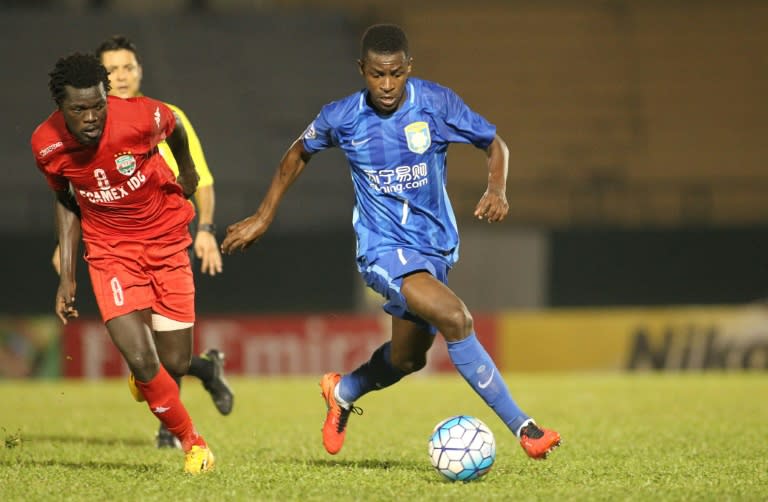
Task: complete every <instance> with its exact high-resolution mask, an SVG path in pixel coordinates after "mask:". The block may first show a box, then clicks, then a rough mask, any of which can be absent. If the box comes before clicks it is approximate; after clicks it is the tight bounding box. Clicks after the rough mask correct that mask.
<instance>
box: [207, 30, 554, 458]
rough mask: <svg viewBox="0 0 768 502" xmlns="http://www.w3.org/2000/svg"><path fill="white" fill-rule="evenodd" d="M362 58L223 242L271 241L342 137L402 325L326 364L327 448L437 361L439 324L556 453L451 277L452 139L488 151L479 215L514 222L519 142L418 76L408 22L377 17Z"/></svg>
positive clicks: (372, 267)
mask: <svg viewBox="0 0 768 502" xmlns="http://www.w3.org/2000/svg"><path fill="white" fill-rule="evenodd" d="M358 65H359V70H360V74H361V75H362V77H363V80H364V81H365V88H364V89H362V90H361V91H359V92H356V93H354V94H352V95H350V96H347V97H345V98H342V99H339V100H337V101H333V102H331V103H329V104H327V105H325V106H324V107H322V109H321V110H320V113H319V114H318V115H317V117H316V118H315V120H314V121H313V122H312V123H311V124H310V125H309V126H308V127H307V129H306V130H305V131H304V133H303V134H302V135H301V136H300V137H299V138H298V139H296V140H295V141H294V142H293V144H292V145H291V146H290V147H289V148H288V150H287V151H286V152H285V154H284V155H283V158H282V160H281V161H280V164H279V166H278V168H277V172H276V173H275V175H274V177H273V178H272V183H271V185H270V187H269V189H268V191H267V194H266V196H265V197H264V199H263V201H262V202H261V204H260V206H259V207H258V210H257V211H256V212H255V213H254V214H253V215H252V216H249V217H247V218H245V219H244V220H242V221H239V222H237V223H235V224H232V225H230V226H229V228H228V229H227V236H226V237H225V239H224V241H223V243H222V250H223V251H224V252H225V253H232V252H234V251H237V250H243V249H245V248H247V247H248V246H250V245H251V244H253V243H254V242H256V241H257V240H259V238H261V237H262V236H263V235H264V233H265V232H266V231H267V229H268V228H269V226H270V224H271V223H272V221H273V220H274V218H275V214H276V211H277V208H278V205H279V203H280V201H281V200H282V198H283V196H284V194H285V192H286V190H287V189H288V187H290V186H291V184H292V183H293V182H294V181H295V180H296V179H297V178H298V176H299V175H300V174H301V173H302V172H303V170H304V168H305V167H306V166H307V163H308V162H309V161H310V159H311V158H312V156H313V155H314V154H315V153H317V152H319V151H321V150H325V149H328V148H332V147H337V148H340V149H341V150H342V151H343V152H344V154H345V155H346V158H347V161H348V164H349V167H350V170H351V175H352V182H353V185H354V191H355V206H354V211H353V214H352V222H353V226H354V229H355V233H356V236H357V265H358V270H359V271H360V273H361V274H362V276H363V278H364V280H365V281H366V283H367V285H368V286H369V287H370V288H372V289H373V290H375V291H377V292H378V293H379V294H381V295H382V296H384V298H386V300H387V302H386V304H385V305H384V310H385V311H386V312H387V313H388V314H390V316H391V317H392V334H391V340H390V341H388V342H386V343H385V344H383V345H382V346H381V347H379V348H378V349H377V350H376V351H374V352H373V354H372V355H371V358H370V360H368V361H367V362H365V363H364V364H362V365H361V366H360V367H358V368H357V369H355V370H354V371H352V372H351V373H349V374H346V375H344V376H342V375H340V374H339V373H333V372H332V373H326V374H325V375H324V376H323V377H322V379H321V380H320V387H321V393H322V396H323V399H324V401H325V404H326V409H327V414H326V419H325V423H324V425H323V445H324V446H325V449H326V451H328V453H331V454H336V453H338V452H339V451H340V450H341V448H342V446H343V444H344V440H345V436H346V430H347V424H348V420H349V417H350V415H351V414H352V413H357V414H361V410H360V409H359V408H357V407H355V406H354V403H355V402H356V401H357V400H358V399H360V398H361V397H362V396H364V395H365V394H367V393H368V392H371V391H374V390H379V389H383V388H385V387H389V386H391V385H393V384H395V383H396V382H398V381H399V380H400V379H402V378H403V377H404V376H406V375H408V374H410V373H413V372H416V371H418V370H420V369H422V368H423V367H424V366H425V365H426V360H427V359H426V358H427V352H428V350H429V348H430V347H431V346H432V342H433V341H434V337H435V334H436V333H438V332H439V333H440V334H441V335H442V336H443V337H444V338H445V340H446V342H447V345H448V354H449V356H450V359H451V361H452V362H453V364H454V366H455V367H456V369H457V371H458V372H459V373H460V374H461V375H462V376H463V377H464V379H465V380H466V381H467V383H468V384H469V385H470V386H471V387H472V389H473V390H474V391H475V392H476V393H477V394H478V395H479V396H480V397H481V398H482V399H483V400H484V401H485V402H486V403H487V404H488V406H490V407H491V408H492V409H493V410H494V411H495V412H496V414H497V415H498V416H499V418H500V419H501V420H502V421H503V422H504V423H505V424H506V425H507V427H508V428H509V430H510V431H511V432H512V433H513V434H514V435H515V436H516V437H517V438H518V439H519V441H520V445H521V446H522V448H523V449H524V450H525V452H526V453H527V454H528V456H530V457H532V458H536V459H542V458H545V457H546V456H547V455H548V454H549V452H550V451H551V450H552V449H553V448H555V447H557V446H558V445H559V444H560V434H558V433H557V432H555V431H553V430H550V429H545V428H543V427H540V426H539V425H537V423H536V422H535V421H534V420H533V419H532V418H531V417H530V416H529V415H527V414H526V413H524V412H523V411H522V410H521V409H520V407H519V406H518V405H517V403H516V402H515V401H514V400H513V398H512V396H511V394H510V392H509V390H508V388H507V385H506V383H505V382H504V379H503V378H502V376H501V374H500V372H499V370H498V368H497V367H496V364H495V363H494V362H493V360H492V359H491V357H490V355H489V354H488V353H487V352H486V351H485V349H484V348H483V346H482V345H481V344H480V342H479V340H478V338H477V336H476V335H475V331H474V326H473V321H472V315H471V314H470V313H469V311H468V309H467V307H466V305H464V302H463V301H462V300H461V299H460V298H459V297H458V296H457V295H456V293H454V292H453V291H452V290H451V289H449V288H448V286H447V282H448V272H449V270H450V269H451V267H452V266H453V265H454V263H455V262H456V261H457V259H458V252H459V235H458V230H457V227H456V218H455V215H454V213H453V209H452V207H451V203H450V200H449V199H448V194H447V191H446V179H447V173H446V153H447V149H448V146H449V144H451V143H471V144H473V145H474V146H475V147H477V148H478V149H480V150H482V151H483V152H485V155H486V165H487V172H486V174H485V176H487V180H488V185H487V189H486V190H485V193H484V194H483V195H482V196H481V197H480V201H479V202H478V203H477V205H476V207H475V211H474V216H475V217H476V218H478V219H480V220H486V221H487V222H489V223H494V222H500V221H502V220H503V219H504V218H505V217H506V215H507V212H508V211H509V204H508V203H507V198H506V184H507V169H508V158H509V152H508V149H507V146H506V144H505V143H504V141H503V140H502V139H501V137H500V136H499V135H498V134H497V133H496V127H495V126H494V125H492V124H491V123H489V122H488V121H487V120H486V119H485V118H483V117H482V116H481V115H479V114H477V113H476V112H474V111H473V110H472V109H470V108H469V107H468V106H467V105H466V104H465V103H464V102H463V101H462V100H461V98H460V97H459V96H458V95H456V94H455V93H454V92H453V91H452V90H450V89H448V88H446V87H443V86H441V85H438V84H436V83H434V82H430V81H427V80H422V79H418V78H413V77H410V74H411V70H412V59H411V56H410V53H409V49H408V40H407V38H406V35H405V33H404V32H403V30H402V29H401V28H399V27H398V26H395V25H391V24H379V25H374V26H371V27H370V28H368V29H367V30H366V32H365V34H364V35H363V38H362V41H361V48H360V59H359V61H358Z"/></svg>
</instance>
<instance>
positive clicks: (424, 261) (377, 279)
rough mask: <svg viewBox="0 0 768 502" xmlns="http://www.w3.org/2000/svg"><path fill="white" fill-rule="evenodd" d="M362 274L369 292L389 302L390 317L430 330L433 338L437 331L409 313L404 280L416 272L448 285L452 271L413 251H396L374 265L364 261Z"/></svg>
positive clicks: (382, 255) (381, 256) (435, 259)
mask: <svg viewBox="0 0 768 502" xmlns="http://www.w3.org/2000/svg"><path fill="white" fill-rule="evenodd" d="M358 265H359V268H360V273H361V274H362V275H363V279H364V280H365V283H366V284H367V285H368V287H369V288H371V289H373V290H374V291H376V292H377V293H379V294H380V295H381V296H383V297H384V298H386V299H387V302H386V303H385V304H384V306H383V308H384V311H385V312H387V313H388V314H390V315H392V316H394V317H398V318H400V319H405V320H408V321H412V322H415V323H417V324H421V325H423V326H425V327H427V328H428V329H429V331H430V333H432V334H433V335H434V334H435V333H436V332H437V329H436V328H435V327H434V326H432V325H430V324H429V323H428V322H427V321H425V320H424V319H422V318H420V317H419V316H417V315H416V314H414V313H412V312H410V311H409V310H408V305H407V302H406V301H405V297H404V296H403V294H402V293H401V292H400V286H402V284H403V279H404V278H405V277H406V276H407V275H410V274H412V273H414V272H421V271H424V272H428V273H429V274H431V275H432V276H433V277H434V278H435V279H437V280H438V281H440V282H442V283H443V284H448V271H449V270H450V269H451V267H450V266H449V265H448V263H447V262H446V261H445V260H442V259H440V258H438V257H436V256H429V255H423V254H419V252H417V251H415V250H413V249H407V248H395V249H391V250H387V251H384V252H382V253H380V254H379V255H377V256H376V257H375V258H374V260H373V261H369V260H365V259H361V260H360V261H359V263H358Z"/></svg>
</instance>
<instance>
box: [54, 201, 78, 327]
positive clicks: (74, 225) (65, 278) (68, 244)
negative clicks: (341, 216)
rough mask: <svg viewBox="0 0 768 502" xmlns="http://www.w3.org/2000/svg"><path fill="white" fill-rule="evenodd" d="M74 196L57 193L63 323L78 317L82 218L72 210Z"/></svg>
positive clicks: (59, 309)
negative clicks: (77, 272)
mask: <svg viewBox="0 0 768 502" xmlns="http://www.w3.org/2000/svg"><path fill="white" fill-rule="evenodd" d="M71 202H72V194H71V193H70V192H69V190H62V191H59V192H56V209H55V212H56V228H57V231H58V237H59V289H58V291H56V305H55V307H54V308H55V311H56V315H57V316H59V319H61V322H63V323H64V324H67V320H68V319H71V318H75V317H77V316H78V315H79V314H78V312H77V309H76V308H75V293H76V290H77V283H76V281H75V270H76V267H77V248H78V244H79V242H80V218H78V215H77V214H76V213H74V212H73V211H72V209H70V204H71Z"/></svg>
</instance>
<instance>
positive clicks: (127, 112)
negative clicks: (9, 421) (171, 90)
mask: <svg viewBox="0 0 768 502" xmlns="http://www.w3.org/2000/svg"><path fill="white" fill-rule="evenodd" d="M50 77H51V78H50V82H49V87H50V91H51V95H52V97H53V100H54V101H55V102H56V105H57V107H58V109H57V110H56V111H54V112H53V113H52V114H51V115H50V116H49V117H48V118H47V119H46V120H45V121H44V122H43V123H42V124H40V125H39V126H38V127H37V129H35V131H34V133H33V134H32V140H31V143H32V151H33V154H34V156H35V160H36V162H37V165H38V168H39V169H40V170H41V171H42V172H43V174H44V175H45V178H46V180H47V182H48V184H49V186H50V187H51V189H53V191H54V192H55V195H56V201H57V203H56V210H55V213H56V222H57V229H58V237H59V244H60V246H61V265H62V266H61V275H60V276H59V287H58V291H57V292H56V303H55V310H56V313H57V315H58V316H59V318H60V319H61V320H62V322H63V323H65V324H66V323H67V320H68V319H69V318H74V317H77V316H78V312H77V309H76V308H75V294H76V282H75V267H76V260H75V254H76V252H77V245H78V241H79V238H80V234H81V233H82V238H83V242H84V243H85V249H86V254H85V257H86V261H87V262H88V270H89V274H90V278H91V282H92V284H93V291H94V294H95V296H96V301H97V304H98V306H99V310H100V312H101V316H102V318H103V320H104V322H105V324H106V327H107V331H108V332H109V335H110V337H111V339H112V342H113V343H114V344H115V346H116V347H117V348H118V350H119V351H120V352H121V354H122V355H123V358H124V359H125V361H126V363H127V364H128V367H129V368H130V370H131V372H132V373H133V375H134V376H135V379H136V386H137V387H138V389H139V390H140V391H141V393H142V395H143V397H144V398H145V399H146V401H147V404H148V405H149V408H150V410H151V411H152V413H153V414H154V415H155V416H156V417H157V418H158V419H159V420H160V421H161V422H162V423H163V424H164V425H165V426H166V427H167V428H168V430H170V431H171V432H172V433H173V434H174V435H175V436H176V437H178V438H179V440H180V441H181V444H182V448H183V449H184V452H185V462H184V470H185V471H186V472H189V473H192V474H198V473H201V472H206V471H209V470H211V469H212V468H213V464H214V457H213V454H212V453H211V451H210V449H209V448H208V445H207V444H206V442H205V440H204V439H203V437H202V436H201V435H200V434H198V433H197V430H196V429H195V427H194V425H193V423H192V420H191V418H190V416H189V414H188V413H187V410H186V408H185V407H184V405H183V404H182V402H181V399H180V397H179V388H178V386H177V385H176V383H175V382H174V380H173V378H172V377H171V376H170V375H169V373H168V371H167V370H166V368H167V369H168V370H169V371H171V372H173V373H176V374H182V375H183V374H185V373H186V372H187V370H188V367H189V362H190V358H191V355H192V327H193V325H194V321H195V312H194V294H195V289H194V283H193V275H192V268H191V265H190V261H189V255H188V253H187V248H188V247H189V245H190V244H191V242H192V238H191V236H190V234H189V229H188V224H189V222H190V221H191V220H192V219H193V218H194V209H193V208H192V206H191V205H190V204H189V203H188V202H187V200H186V199H187V198H188V197H189V196H191V195H192V194H194V192H195V189H196V188H197V183H198V175H197V172H196V170H195V165H194V162H193V160H192V157H191V155H190V152H189V146H188V143H187V137H186V133H185V131H184V128H183V126H181V125H179V124H178V123H177V121H176V119H175V117H174V115H173V112H172V111H171V110H170V109H169V108H168V107H167V106H166V105H164V104H163V103H161V102H159V101H155V100H153V99H150V98H146V97H137V98H132V99H127V100H123V99H119V98H113V97H108V96H107V92H108V91H109V88H110V87H109V77H108V74H107V71H106V69H105V68H104V66H103V65H102V64H101V63H100V61H99V60H98V59H97V58H96V57H95V56H93V55H86V54H78V53H76V54H72V55H70V56H68V57H66V58H62V59H59V60H58V61H57V62H56V66H55V67H54V69H53V71H52V72H51V73H50ZM163 140H165V141H167V142H168V144H169V146H170V147H171V150H172V152H173V155H174V157H175V158H176V160H177V162H178V164H179V175H178V177H174V175H173V173H172V172H171V170H170V168H169V167H168V164H167V163H166V162H165V160H163V157H162V156H161V155H160V154H159V153H158V148H157V145H158V143H160V142H161V141H163ZM78 212H79V218H78V214H77V213H78Z"/></svg>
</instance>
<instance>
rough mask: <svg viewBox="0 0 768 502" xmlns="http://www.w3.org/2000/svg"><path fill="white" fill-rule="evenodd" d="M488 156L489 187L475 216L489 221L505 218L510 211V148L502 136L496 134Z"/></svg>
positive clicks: (476, 208) (476, 209)
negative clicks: (508, 188) (508, 184)
mask: <svg viewBox="0 0 768 502" xmlns="http://www.w3.org/2000/svg"><path fill="white" fill-rule="evenodd" d="M485 152H486V155H487V156H488V188H486V190H485V193H484V194H483V196H482V197H481V198H480V202H478V203H477V206H475V213H474V214H475V217H477V218H478V219H480V220H482V219H485V220H486V221H487V222H488V223H493V222H496V221H501V220H503V219H504V218H505V217H506V216H507V213H508V212H509V203H508V202H507V170H508V166H509V149H508V148H507V145H506V143H504V140H503V139H501V137H500V136H496V137H495V138H494V139H493V141H492V142H491V144H490V145H489V146H488V148H487V149H486V151H485Z"/></svg>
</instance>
